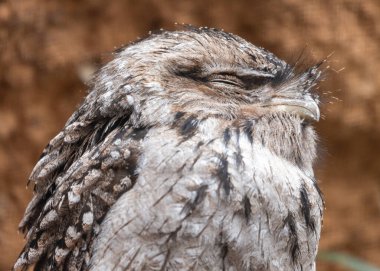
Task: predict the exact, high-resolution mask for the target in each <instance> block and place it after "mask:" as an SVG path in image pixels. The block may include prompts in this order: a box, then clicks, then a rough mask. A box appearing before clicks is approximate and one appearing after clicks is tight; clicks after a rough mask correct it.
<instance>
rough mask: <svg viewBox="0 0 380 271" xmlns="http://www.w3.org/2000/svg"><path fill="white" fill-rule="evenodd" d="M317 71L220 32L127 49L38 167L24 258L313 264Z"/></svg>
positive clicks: (317, 198)
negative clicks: (297, 70)
mask: <svg viewBox="0 0 380 271" xmlns="http://www.w3.org/2000/svg"><path fill="white" fill-rule="evenodd" d="M319 75H320V72H318V71H317V69H316V67H312V68H310V69H309V70H307V71H306V72H304V73H302V74H298V75H297V74H295V73H294V70H292V69H291V68H290V67H289V66H288V65H287V64H286V63H285V62H283V61H281V60H279V59H277V58H276V57H275V56H274V55H272V54H271V53H269V52H267V51H264V50H263V49H260V48H258V47H255V46H253V45H251V44H249V43H247V42H246V41H244V40H242V39H241V38H239V37H237V36H234V35H232V34H227V33H224V32H222V31H217V30H213V29H197V30H195V29H192V30H183V31H176V32H164V33H161V34H158V35H153V36H151V37H150V38H148V39H146V40H143V41H140V42H138V43H136V44H133V45H130V46H128V47H126V48H124V49H123V50H121V51H120V52H119V53H118V55H117V57H116V58H115V60H113V61H112V62H110V63H109V64H108V65H106V66H105V67H104V68H103V69H102V70H101V71H100V72H99V74H98V75H97V77H96V79H95V82H94V84H93V86H92V92H91V93H90V94H89V95H88V96H87V98H86V100H85V101H84V103H83V104H82V106H81V107H80V108H79V109H78V111H77V112H76V113H74V115H73V116H72V117H71V118H70V119H69V121H68V123H67V124H66V126H65V128H64V130H63V131H62V132H61V133H60V134H58V135H57V137H56V138H55V139H53V140H52V141H51V142H50V144H49V145H48V146H47V148H46V149H45V151H44V154H43V156H42V158H41V160H40V162H39V163H38V164H37V165H36V167H35V169H34V171H33V173H32V175H31V180H32V181H34V182H35V183H36V187H35V190H36V195H35V197H34V199H33V200H32V202H31V204H30V205H29V207H28V209H27V211H26V214H25V217H24V219H23V221H22V222H21V225H20V227H21V229H23V230H24V231H27V232H28V233H27V239H28V243H27V245H26V247H25V248H24V251H23V252H22V254H21V255H20V258H19V259H18V261H17V263H16V268H26V267H27V266H28V265H30V264H33V263H36V268H37V269H42V270H50V269H52V270H56V269H64V270H86V269H90V270H190V269H192V270H315V257H316V253H317V248H318V241H319V236H320V229H321V219H322V211H323V202H322V198H321V195H320V192H319V189H318V186H317V184H316V181H315V179H314V174H313V169H312V164H313V160H314V158H315V153H316V151H315V149H316V146H315V134H314V131H313V129H312V127H311V125H310V120H311V119H312V118H314V119H316V118H318V117H319V111H318V108H317V106H316V104H317V102H318V101H317V98H316V96H313V95H312V94H311V93H310V89H311V88H312V87H313V86H314V85H315V82H316V80H317V79H318V77H319Z"/></svg>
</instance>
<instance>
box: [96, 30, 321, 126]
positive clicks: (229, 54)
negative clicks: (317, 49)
mask: <svg viewBox="0 0 380 271" xmlns="http://www.w3.org/2000/svg"><path fill="white" fill-rule="evenodd" d="M320 75H321V72H320V71H319V70H318V65H316V66H312V67H311V68H309V69H306V70H305V71H303V72H301V73H299V72H296V71H295V69H294V67H292V66H291V65H289V64H287V63H286V62H285V61H283V60H281V59H279V58H277V57H276V56H275V55H273V54H272V53H270V52H268V51H266V50H264V49H262V48H259V47H256V46H254V45H252V44H251V43H249V42H247V41H245V40H244V39H242V38H240V37H238V36H236V35H233V34H230V33H225V32H223V31H220V30H215V29H207V28H201V29H186V30H179V31H173V32H169V31H167V32H161V33H159V34H152V35H150V36H149V37H148V38H145V39H143V40H141V41H138V42H136V43H133V44H131V45H129V46H126V47H124V48H122V49H120V50H119V51H118V52H117V53H116V58H115V60H113V61H111V62H110V63H109V64H108V65H106V66H105V67H104V68H103V69H102V70H101V72H100V73H99V75H98V77H97V79H96V81H95V86H97V87H95V89H98V90H100V92H101V93H100V94H101V95H103V96H105V99H108V101H110V99H109V97H110V96H115V95H116V94H117V95H116V96H115V97H116V100H117V102H118V103H120V102H122V101H125V103H126V104H127V103H129V104H133V106H134V109H135V111H136V112H144V113H145V115H143V116H141V114H140V115H139V119H141V118H142V119H145V122H146V123H149V122H157V121H158V120H157V119H156V118H158V117H159V118H160V120H159V121H160V122H163V121H165V119H166V120H167V119H171V118H172V117H173V115H172V114H170V112H178V111H182V112H185V113H190V114H194V115H197V116H201V117H202V116H217V117H222V118H226V119H237V118H242V117H244V118H246V117H249V118H253V119H254V118H259V117H261V116H263V115H270V114H277V113H279V112H281V113H283V114H290V115H294V116H297V117H299V119H301V120H306V121H310V120H314V121H317V120H318V119H319V117H320V113H319V108H318V103H319V99H318V95H316V94H315V93H313V92H312V89H313V87H314V86H315V85H316V83H317V81H318V79H319V78H320ZM98 94H99V93H98ZM101 95H100V96H101ZM111 100H112V99H111ZM113 100H114V101H115V99H113ZM102 103H107V101H106V100H103V102H102ZM108 103H109V102H108ZM142 107H143V110H139V108H140V109H141V108H142Z"/></svg>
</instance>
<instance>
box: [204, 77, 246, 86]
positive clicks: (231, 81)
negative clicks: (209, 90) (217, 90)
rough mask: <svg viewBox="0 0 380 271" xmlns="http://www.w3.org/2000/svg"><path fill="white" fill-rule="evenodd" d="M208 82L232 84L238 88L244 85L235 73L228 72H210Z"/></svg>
mask: <svg viewBox="0 0 380 271" xmlns="http://www.w3.org/2000/svg"><path fill="white" fill-rule="evenodd" d="M208 82H210V83H217V84H224V85H227V86H233V87H239V88H244V87H245V85H244V83H243V81H242V80H241V79H240V78H238V77H237V76H235V75H230V74H212V75H211V76H209V78H208Z"/></svg>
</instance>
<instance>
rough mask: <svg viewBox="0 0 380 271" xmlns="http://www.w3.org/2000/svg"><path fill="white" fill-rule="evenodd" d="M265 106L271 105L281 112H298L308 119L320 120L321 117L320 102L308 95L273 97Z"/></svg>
mask: <svg viewBox="0 0 380 271" xmlns="http://www.w3.org/2000/svg"><path fill="white" fill-rule="evenodd" d="M265 107H271V108H273V109H274V110H275V111H279V112H288V113H293V114H297V115H299V116H300V117H301V118H304V119H306V120H312V121H319V118H320V112H319V107H318V103H317V102H316V101H315V100H314V99H312V98H311V97H308V96H306V97H303V98H302V99H290V98H283V97H276V98H272V100H271V101H270V102H269V103H267V104H266V105H265Z"/></svg>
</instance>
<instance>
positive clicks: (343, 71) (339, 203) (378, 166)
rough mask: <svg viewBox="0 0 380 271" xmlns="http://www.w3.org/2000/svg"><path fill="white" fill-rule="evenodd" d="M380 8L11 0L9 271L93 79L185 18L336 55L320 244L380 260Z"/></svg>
mask: <svg viewBox="0 0 380 271" xmlns="http://www.w3.org/2000/svg"><path fill="white" fill-rule="evenodd" d="M378 14H380V4H379V3H378V1H377V0H367V1H354V0H351V1H349V0H336V1H328V0H323V1H322V0H320V1H302V0H283V1H281V2H280V1H276V0H269V1H264V0H262V1H255V3H254V4H253V2H252V1H243V0H242V1H235V2H233V1H227V0H223V1H208V2H207V3H204V1H200V0H197V1H169V0H163V1H158V0H156V1H154V0H153V1H147V0H144V1H132V0H130V1H122V0H115V1H102V0H84V1H80V2H78V1H73V0H71V1H58V0H52V1H42V0H28V1H22V0H10V1H0V270H6V269H9V267H10V266H11V265H12V263H13V261H14V260H15V258H16V256H17V254H18V252H19V250H20V248H21V247H22V245H23V236H22V235H21V234H18V233H17V224H18V222H19V220H20V218H21V216H22V214H23V211H24V208H25V206H26V204H27V202H28V201H29V199H30V197H31V193H32V189H31V188H29V189H28V190H26V189H25V186H26V181H27V178H28V174H29V173H30V171H31V169H32V167H33V165H34V163H35V161H36V160H37V158H38V156H39V154H40V152H41V150H42V149H43V147H44V145H45V144H46V143H47V142H48V140H49V139H50V138H51V137H52V136H53V135H55V134H56V133H57V132H58V131H59V130H60V129H61V127H62V126H63V124H64V123H65V121H66V119H67V118H68V117H69V115H70V114H71V112H73V111H74V109H75V108H76V106H77V105H78V104H79V103H80V101H81V100H82V98H83V97H84V96H85V94H86V86H85V84H84V82H85V81H86V80H87V79H88V78H89V77H90V74H91V73H92V72H93V71H94V70H95V69H96V68H97V67H99V65H100V64H101V63H104V62H106V61H107V60H108V59H110V58H111V52H112V50H113V49H114V48H115V47H118V46H120V45H122V44H123V43H126V42H129V41H133V40H134V39H136V38H137V37H138V36H144V35H146V33H148V31H149V30H155V29H159V28H161V27H163V28H167V29H174V28H175V26H174V22H178V23H191V24H194V25H198V26H213V27H218V28H223V29H225V30H226V31H229V32H233V33H235V34H238V35H240V36H242V37H244V38H246V39H247V40H249V41H251V42H253V43H254V44H257V45H260V46H263V47H265V48H267V49H269V50H271V51H273V52H275V53H276V54H277V55H278V56H280V57H282V58H284V59H287V60H289V61H290V62H291V61H295V60H296V59H297V57H298V56H299V55H300V54H301V52H302V51H304V54H303V55H306V57H304V58H305V59H308V58H310V59H314V60H318V59H323V58H325V57H327V56H329V55H331V54H332V53H333V54H332V55H331V56H330V57H329V58H328V66H330V69H329V71H328V73H327V76H326V81H325V82H323V84H322V85H321V87H320V92H321V94H322V97H323V100H324V106H323V112H324V114H323V115H324V120H323V121H321V122H320V123H319V124H318V131H319V134H320V137H321V157H322V158H321V159H320V162H319V165H318V171H317V172H318V178H319V179H320V181H321V186H322V189H323V191H324V193H325V197H326V212H325V222H324V228H323V235H322V241H321V246H320V247H321V249H322V250H337V251H343V252H347V253H350V254H352V255H355V256H358V257H361V258H363V259H365V260H367V261H369V262H372V263H374V264H377V265H380V258H379V257H378V255H379V254H380V230H379V228H378V225H379V224H380V156H379V155H378V152H379V150H380V76H377V73H378V71H379V70H380V51H379V50H378V48H379V46H380V17H379V16H378ZM318 264H319V270H343V269H338V268H336V267H333V266H331V265H328V264H325V263H323V262H319V263H318ZM334 268H335V269H334Z"/></svg>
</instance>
